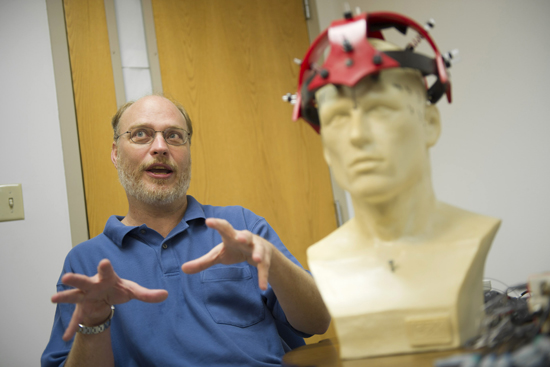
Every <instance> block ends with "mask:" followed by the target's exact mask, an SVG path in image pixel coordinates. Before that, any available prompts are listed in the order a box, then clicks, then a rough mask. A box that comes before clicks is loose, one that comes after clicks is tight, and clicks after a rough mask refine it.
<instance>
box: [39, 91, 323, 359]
mask: <svg viewBox="0 0 550 367" xmlns="http://www.w3.org/2000/svg"><path fill="white" fill-rule="evenodd" d="M113 129H114V133H115V140H114V142H113V146H112V153H111V159H112V161H113V164H114V165H115V167H116V168H117V170H118V172H119V178H120V181H121V183H122V185H123V186H124V189H125V191H126V195H127V198H128V204H129V210H128V214H127V215H126V216H125V217H117V216H112V217H111V218H109V220H108V222H107V224H106V226H105V230H104V232H103V233H102V234H100V235H99V236H97V237H95V238H93V239H91V240H89V241H87V242H84V243H83V244H80V245H78V246H76V247H75V248H73V249H72V250H71V252H70V253H69V255H68V256H67V259H66V261H65V265H64V269H63V274H62V276H61V278H60V281H59V283H58V286H57V288H58V293H57V294H55V295H54V296H53V297H52V302H54V303H57V304H58V305H57V310H56V316H55V321H54V326H53V331H52V335H51V339H50V342H49V344H48V346H47V347H46V350H45V351H44V354H43V356H42V365H43V366H60V365H64V366H67V367H68V366H102V367H103V366H114V365H120V366H153V365H155V366H201V365H202V366H217V365H218V366H230V365H235V366H271V365H277V364H279V363H280V358H281V357H282V355H283V354H284V353H285V351H287V350H289V344H290V346H291V347H295V346H297V345H299V344H300V338H301V337H304V336H308V335H311V334H315V333H323V332H325V330H326V329H327V327H328V324H329V322H330V316H329V315H328V313H327V311H326V308H325V306H324V305H323V302H322V300H321V298H320V295H319V293H318V291H317V289H316V287H315V284H314V282H313V280H312V278H311V277H310V276H309V274H307V273H306V272H305V271H304V270H303V269H302V268H301V267H300V266H299V265H298V263H297V261H296V259H295V258H294V257H293V256H292V255H291V254H290V253H289V252H288V250H286V248H285V247H284V246H283V245H282V243H281V242H280V240H279V238H278V236H277V235H276V233H275V232H274V231H273V229H272V228H271V227H270V226H269V225H268V224H267V223H266V222H265V220H264V219H263V218H261V217H258V216H256V215H255V214H253V213H252V212H250V211H248V210H246V209H244V208H241V207H225V208H222V207H212V206H207V205H201V204H199V203H198V202H197V201H196V200H195V199H194V198H193V197H191V196H187V195H186V191H187V189H188V187H189V180H190V172H191V156H190V144H191V136H192V126H191V120H190V119H189V117H188V116H187V114H186V112H185V111H184V110H183V108H182V107H180V106H176V105H175V104H174V103H172V102H171V101H169V100H168V99H166V98H164V97H160V96H148V97H144V98H142V99H140V100H138V101H137V102H135V103H128V104H126V105H125V106H123V107H121V109H120V110H119V111H118V112H117V114H116V115H115V117H114V118H113ZM235 228H236V229H235ZM182 263H183V265H181V264H182ZM98 264H99V265H98ZM180 265H181V268H180ZM96 267H97V271H96ZM182 271H183V272H182ZM113 305H116V314H115V310H114V308H113V307H112V306H113ZM79 324H80V326H79ZM75 333H76V336H75ZM73 336H74V338H73ZM301 342H302V343H303V340H301Z"/></svg>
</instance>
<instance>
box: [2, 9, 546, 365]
mask: <svg viewBox="0 0 550 367" xmlns="http://www.w3.org/2000/svg"><path fill="white" fill-rule="evenodd" d="M348 2H349V3H350V4H351V5H352V7H355V6H357V5H359V6H361V7H362V9H363V10H364V11H366V10H391V11H397V12H401V13H403V14H406V15H408V16H411V17H412V18H414V19H416V20H417V21H419V22H423V21H425V20H426V19H428V18H430V17H433V18H435V19H436V21H437V25H436V28H435V29H434V31H433V32H432V34H433V35H434V37H435V39H436V42H437V43H438V45H439V46H440V47H441V48H442V49H443V50H447V49H451V48H455V47H456V48H459V49H460V52H461V55H462V56H461V57H462V62H461V63H460V64H458V65H456V67H455V68H453V70H452V76H453V96H454V102H453V104H451V105H447V103H446V102H445V101H442V102H440V103H439V104H438V105H439V107H440V109H441V113H442V117H443V122H444V127H443V129H444V130H443V135H442V137H441V140H440V142H439V144H438V145H437V146H436V147H435V148H434V150H433V153H432V159H433V170H434V181H435V186H436V192H437V194H438V197H439V198H440V199H441V200H443V201H446V202H449V203H452V204H455V205H458V206H461V207H464V208H467V209H470V210H473V211H477V212H480V213H483V214H487V215H492V216H495V217H500V218H502V219H503V225H502V227H501V230H500V232H499V234H498V235H497V238H496V240H495V243H494V245H493V248H492V250H491V253H490V255H489V259H488V263H487V268H486V275H487V276H489V277H493V278H496V279H499V280H501V281H504V282H506V283H517V282H521V281H524V280H525V279H526V278H527V276H528V275H529V274H531V273H536V272H541V271H545V270H549V265H548V259H550V246H547V245H546V241H547V239H548V238H549V237H550V226H549V225H547V224H546V219H547V218H550V196H549V195H547V193H546V190H545V189H546V188H548V187H550V172H549V171H550V168H549V167H550V165H549V164H548V162H547V160H548V157H550V144H549V143H548V140H549V137H550V124H549V121H548V120H549V118H548V116H550V111H549V110H550V103H548V102H547V98H546V96H545V92H546V90H545V89H544V88H545V87H546V86H547V85H548V84H549V82H550V73H549V72H548V70H547V67H546V61H547V60H549V59H550V49H549V48H548V47H547V41H546V36H547V35H548V34H550V24H549V23H548V22H546V19H545V18H546V17H547V15H548V14H550V12H549V11H550V2H547V1H544V0H540V1H534V0H530V1H521V2H520V1H513V0H486V1H483V2H481V1H475V0H463V1H460V2H458V1H443V0H439V1H437V0H415V1H414V2H410V1H397V0H383V1H374V0H371V1H366V0H363V1H356V2H353V1H349V0H348ZM317 3H318V5H319V16H320V22H321V27H322V28H325V27H326V26H327V25H328V24H329V22H330V21H331V20H332V19H336V18H339V17H340V16H341V9H343V5H341V4H343V1H336V0H317ZM367 4H368V5H369V6H368V7H367ZM0 35H1V37H0V55H2V56H1V57H0V81H1V86H2V88H1V89H0V127H1V129H0V156H1V157H2V158H1V162H2V163H1V164H0V168H1V169H0V184H11V183H21V184H22V185H23V200H24V206H25V220H23V221H13V222H0V294H1V296H2V302H1V305H0V324H1V325H2V331H1V332H0V365H2V366H33V365H38V361H39V358H40V355H41V353H42V351H43V349H44V347H45V345H46V343H47V340H48V338H49V333H50V329H51V325H52V320H53V315H54V309H55V308H54V306H53V305H52V304H51V303H50V301H49V299H50V296H51V295H52V294H53V293H54V292H55V283H56V281H57V278H58V276H59V272H60V271H61V266H62V262H63V259H64V257H65V255H66V253H67V252H68V251H69V250H70V248H71V239H70V230H69V214H68V204H67V190H66V187H65V173H64V169H63V157H62V151H61V138H60V128H59V120H58V111H57V101H56V93H55V84H54V74H53V66H52V56H51V48H50V39H49V30H48V23H47V13H46V5H45V1H44V0H1V1H0ZM297 56H299V55H297Z"/></svg>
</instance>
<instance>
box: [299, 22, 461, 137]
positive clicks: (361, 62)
mask: <svg viewBox="0 0 550 367" xmlns="http://www.w3.org/2000/svg"><path fill="white" fill-rule="evenodd" d="M392 27H394V28H396V29H397V30H398V31H400V32H401V33H403V34H406V32H407V29H408V28H413V29H414V30H415V31H416V32H418V35H419V36H418V37H421V38H423V39H425V40H427V41H428V42H429V44H430V46H431V48H432V49H433V51H434V54H435V57H434V58H430V57H428V56H425V55H422V54H420V53H415V52H414V48H413V47H407V48H405V49H404V50H400V51H378V50H376V49H375V48H374V47H373V46H372V45H371V44H370V42H369V41H368V38H378V39H382V40H383V39H384V37H383V36H382V30H384V29H387V28H392ZM329 46H330V52H329V55H328V57H327V58H326V60H325V62H324V63H323V64H322V65H321V66H319V65H317V64H316V63H317V62H318V61H319V59H320V58H321V56H323V54H324V52H325V50H326V49H327V47H329ZM446 66H450V64H449V62H448V60H447V61H446V60H445V59H444V58H443V56H442V55H441V53H440V52H439V50H438V49H437V46H436V45H435V43H434V42H433V40H432V38H431V37H430V35H429V34H428V32H427V31H426V30H425V29H424V27H423V26H421V25H419V24H418V23H416V22H415V21H413V20H412V19H409V18H407V17H404V16H402V15H399V14H396V13H389V12H374V13H363V14H360V15H357V16H355V17H353V16H352V15H351V13H347V14H346V18H345V19H342V20H338V21H335V22H333V23H332V24H331V25H330V27H329V28H328V29H326V30H325V31H324V32H323V33H321V34H320V35H319V36H318V37H317V38H316V39H315V41H313V43H312V44H311V46H310V48H309V49H308V51H307V53H306V55H305V58H304V60H303V61H302V63H301V68H300V76H299V79H298V91H297V93H296V99H295V100H296V104H295V107H294V112H293V115H292V118H293V120H294V121H296V120H298V119H299V118H300V117H302V118H303V119H304V120H306V121H307V122H308V123H309V124H310V125H311V126H312V127H313V128H314V129H315V131H317V132H319V130H320V123H319V114H318V111H317V105H316V102H315V92H316V91H317V90H318V89H319V88H321V87H323V86H325V85H327V84H337V85H345V86H348V87H353V86H354V85H355V84H357V82H359V81H360V80H361V79H363V78H364V77H366V76H368V75H374V74H377V73H379V72H380V71H381V70H384V69H389V68H412V69H416V70H419V71H420V72H421V73H422V75H423V76H428V75H435V77H436V78H437V80H436V81H435V82H434V83H433V84H432V85H431V86H427V99H428V101H429V102H430V103H432V104H434V103H436V102H437V101H438V100H439V99H440V98H441V96H442V95H443V94H446V95H447V100H448V101H449V103H450V102H451V83H450V81H449V78H448V76H447V70H446Z"/></svg>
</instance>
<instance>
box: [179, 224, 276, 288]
mask: <svg viewBox="0 0 550 367" xmlns="http://www.w3.org/2000/svg"><path fill="white" fill-rule="evenodd" d="M206 225H207V226H208V227H210V228H212V229H215V230H216V231H218V232H219V233H220V235H221V236H222V243H220V244H219V245H217V246H216V247H214V248H213V249H212V250H210V252H208V253H207V254H206V255H203V256H201V257H199V258H198V259H195V260H192V261H188V262H186V263H185V264H183V265H182V266H181V270H183V272H184V273H187V274H195V273H198V272H200V271H203V270H204V269H207V268H209V267H211V266H212V265H214V264H224V265H229V264H236V263H240V262H243V261H247V262H248V263H249V264H250V265H253V266H255V267H257V268H258V280H259V285H260V289H262V290H266V289H267V280H268V275H269V267H270V264H271V257H272V255H273V245H272V244H271V243H270V242H269V241H267V240H265V239H264V238H262V237H260V236H257V235H255V234H252V233H251V232H250V231H246V230H245V231H237V230H235V229H234V228H233V227H232V226H231V224H229V222H228V221H226V220H224V219H216V218H208V219H207V220H206Z"/></svg>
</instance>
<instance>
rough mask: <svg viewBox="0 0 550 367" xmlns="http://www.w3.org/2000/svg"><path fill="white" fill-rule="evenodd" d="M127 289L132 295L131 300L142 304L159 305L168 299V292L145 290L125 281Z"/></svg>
mask: <svg viewBox="0 0 550 367" xmlns="http://www.w3.org/2000/svg"><path fill="white" fill-rule="evenodd" d="M126 282H127V287H128V289H129V290H130V292H131V293H132V296H133V297H132V298H134V299H137V300H139V301H142V302H148V303H159V302H162V301H164V300H165V299H166V298H168V291H166V290H164V289H147V288H145V287H142V286H141V285H139V284H137V283H134V282H132V281H129V280H128V281H126Z"/></svg>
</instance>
